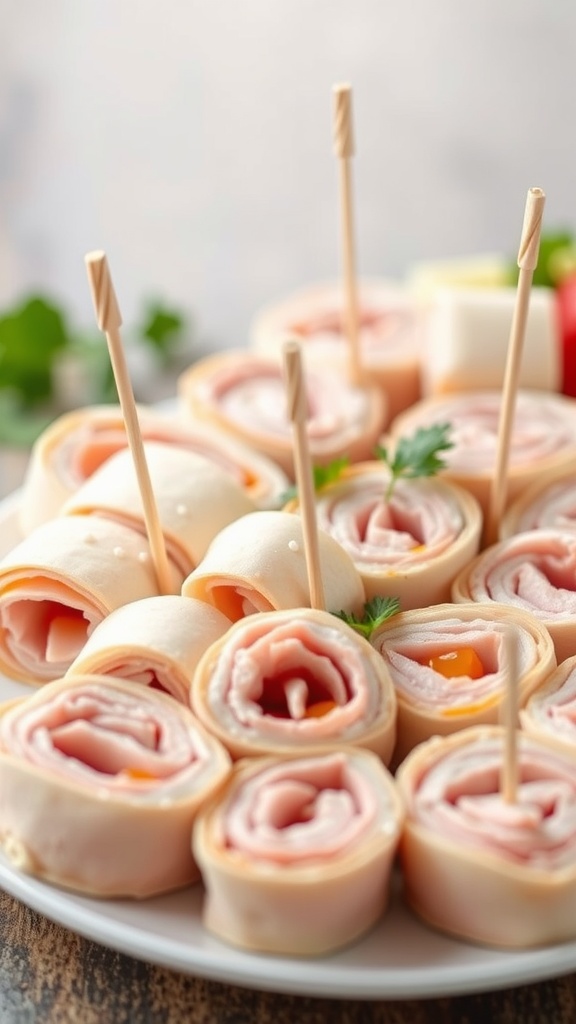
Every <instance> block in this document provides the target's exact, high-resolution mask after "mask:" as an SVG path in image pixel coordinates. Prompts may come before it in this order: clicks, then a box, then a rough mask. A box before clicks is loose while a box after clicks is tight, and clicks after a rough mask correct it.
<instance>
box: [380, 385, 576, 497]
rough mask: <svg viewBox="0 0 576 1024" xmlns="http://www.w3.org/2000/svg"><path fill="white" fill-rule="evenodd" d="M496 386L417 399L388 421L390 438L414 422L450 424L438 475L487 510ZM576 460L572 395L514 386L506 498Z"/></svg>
mask: <svg viewBox="0 0 576 1024" xmlns="http://www.w3.org/2000/svg"><path fill="white" fill-rule="evenodd" d="M501 400H502V398H501V392H499V391H469V392H465V393H462V394H455V395H446V396H440V397H436V398H429V399H426V400H424V401H421V402H417V403H416V405H414V406H413V407H412V408H411V409H408V410H407V411H406V412H404V413H402V414H401V415H400V416H398V417H397V418H396V420H395V421H394V423H392V425H391V428H390V432H391V437H392V439H393V440H394V439H396V438H398V437H402V436H410V435H411V434H413V433H414V431H415V430H416V429H418V427H428V426H431V425H432V424H434V423H449V424H450V428H451V429H450V440H451V441H452V442H453V447H452V448H450V450H449V451H447V452H446V453H445V456H444V461H445V463H446V468H445V469H443V470H442V475H443V476H444V477H445V478H446V479H448V480H453V481H454V483H458V484H461V486H463V487H465V488H466V489H467V490H469V491H471V492H472V494H473V495H474V496H475V497H476V498H477V499H478V501H479V502H480V505H481V506H482V510H483V512H484V514H486V512H487V510H488V505H489V500H490V490H491V486H492V478H493V476H494V469H495V465H496V451H497V444H498V427H499V420H500V405H501ZM575 460H576V401H575V400H574V399H573V398H567V397H566V396H565V395H557V394H551V393H550V392H544V391H520V392H519V393H518V396H517V400H516V406H515V413H514V420H513V423H512V432H511V437H510V452H509V470H508V503H511V502H512V501H513V500H514V499H515V498H517V497H518V495H519V494H520V493H521V492H522V491H523V490H524V489H525V488H526V487H528V486H529V485H530V484H532V483H533V482H534V481H535V480H538V479H540V478H541V477H542V475H543V474H545V473H546V474H549V475H550V476H559V475H561V474H562V473H565V472H567V471H568V470H569V469H570V468H571V467H572V466H573V465H574V462H575Z"/></svg>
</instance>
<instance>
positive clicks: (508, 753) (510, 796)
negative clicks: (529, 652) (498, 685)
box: [501, 627, 518, 804]
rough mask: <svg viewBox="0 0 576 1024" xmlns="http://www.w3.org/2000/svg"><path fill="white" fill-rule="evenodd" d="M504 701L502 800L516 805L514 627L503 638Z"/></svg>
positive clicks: (515, 649) (515, 670) (516, 752)
mask: <svg viewBox="0 0 576 1024" xmlns="http://www.w3.org/2000/svg"><path fill="white" fill-rule="evenodd" d="M503 653H504V659H503V660H504V674H505V688H506V692H505V695H504V697H505V700H504V723H503V724H504V763H503V765H502V782H501V790H502V798H503V799H504V800H505V801H506V803H508V804H513V803H516V798H517V794H518V641H517V638H516V630H515V629H514V627H509V628H507V629H506V631H505V633H504V637H503Z"/></svg>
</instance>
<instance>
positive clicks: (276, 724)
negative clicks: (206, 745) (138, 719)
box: [190, 608, 396, 763]
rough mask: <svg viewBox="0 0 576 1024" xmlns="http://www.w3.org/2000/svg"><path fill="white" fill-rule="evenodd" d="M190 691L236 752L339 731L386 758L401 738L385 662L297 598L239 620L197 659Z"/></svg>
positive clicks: (301, 744)
mask: <svg viewBox="0 0 576 1024" xmlns="http://www.w3.org/2000/svg"><path fill="white" fill-rule="evenodd" d="M190 699H191V704H192V708H193V710H194V711H195V713H196V714H197V715H198V717H199V719H200V720H201V721H202V722H203V723H204V724H205V726H206V728H208V729H210V731H211V732H212V733H214V734H215V735H216V736H218V738H219V739H220V740H221V741H222V743H223V744H224V745H225V746H226V748H227V749H228V750H229V751H230V753H231V754H232V756H233V757H235V758H238V757H244V756H247V757H248V756H255V755H261V754H275V755H278V754H280V753H290V752H294V751H297V750H299V749H300V750H301V749H302V748H306V747H308V748H310V747H314V746H318V745H319V744H322V743H334V742H337V741H340V742H343V743H348V744H351V745H353V746H361V747H366V748H368V749H370V750H373V751H374V752H375V753H377V754H378V755H379V756H380V757H381V759H382V760H383V761H384V763H387V762H388V761H389V760H390V757H391V754H392V750H393V747H394V740H395V736H396V698H395V695H394V688H393V686H392V682H391V679H390V676H389V673H388V670H387V668H386V666H385V665H384V662H383V660H382V659H381V658H380V657H379V656H378V655H377V654H376V652H375V651H374V649H373V648H372V647H371V646H370V644H369V643H368V641H367V640H366V639H365V638H364V637H362V636H360V635H359V634H358V633H356V632H355V631H354V630H353V629H352V628H351V627H350V626H347V625H346V624H345V623H344V622H342V621H341V620H339V619H337V618H336V617H335V616H334V615H331V614H330V613H329V612H324V611H318V610H315V609H310V608H295V609H290V610H289V611H279V612H264V613H261V614H259V615H251V616H249V617H248V618H246V619H243V620H241V621H240V622H236V623H235V624H234V626H232V627H231V629H230V630H229V631H228V632H227V633H226V634H224V635H223V636H222V637H221V639H220V640H217V641H215V643H213V644H212V645H211V646H210V647H209V648H208V649H207V650H206V652H205V654H204V655H203V657H202V658H201V659H200V662H199V664H198V667H197V669H196V672H195V673H194V678H193V682H192V687H191V697H190Z"/></svg>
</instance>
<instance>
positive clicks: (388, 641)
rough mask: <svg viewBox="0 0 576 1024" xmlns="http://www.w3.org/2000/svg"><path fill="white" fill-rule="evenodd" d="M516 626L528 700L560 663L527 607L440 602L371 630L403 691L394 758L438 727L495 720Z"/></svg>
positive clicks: (523, 695)
mask: <svg viewBox="0 0 576 1024" xmlns="http://www.w3.org/2000/svg"><path fill="white" fill-rule="evenodd" d="M511 627H513V631H514V640H515V643H516V645H517V654H516V663H517V667H518V679H517V692H518V702H519V704H524V703H525V702H526V700H527V699H528V697H529V696H530V694H531V693H532V692H533V691H534V690H535V689H536V687H538V686H540V684H541V683H542V682H543V681H544V680H545V679H546V678H547V677H548V676H549V675H550V673H551V672H552V671H553V670H554V669H555V667H556V656H555V653H554V644H553V642H552V638H551V636H550V634H549V632H548V630H547V629H546V628H545V627H544V626H542V625H541V624H540V623H539V622H538V620H537V619H536V617H535V616H534V615H531V614H530V613H529V612H526V611H523V610H522V609H520V608H513V607H511V606H509V605H504V604H501V605H498V604H469V605H460V604H441V605H436V606H435V607H433V608H418V609H416V610H414V611H408V612H402V613H401V614H400V615H396V616H394V618H393V619H390V620H389V621H388V622H386V623H384V624H383V625H382V626H380V627H379V628H378V629H376V630H375V631H374V633H373V634H372V636H371V638H370V643H371V644H372V646H373V647H374V648H375V649H376V650H377V651H378V653H379V654H380V656H381V657H382V659H383V661H384V662H385V664H386V666H387V668H388V669H389V671H390V675H391V676H392V681H393V683H394V687H395V689H396V696H397V699H398V738H397V743H396V749H395V751H394V763H395V764H399V763H400V761H402V759H403V758H404V757H406V755H407V754H408V753H409V752H410V751H411V750H412V749H413V747H415V746H417V744H418V743H421V742H422V741H423V740H427V739H429V738H430V737H431V736H434V735H436V734H438V735H442V736H445V735H447V734H449V733H452V732H457V731H458V730H460V729H463V728H465V727H466V726H471V725H484V724H487V725H496V724H497V723H498V721H499V715H500V711H501V707H502V704H503V702H504V701H505V699H506V680H507V667H506V652H505V643H506V637H507V636H508V635H509V633H510V630H511Z"/></svg>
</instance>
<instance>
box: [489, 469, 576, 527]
mask: <svg viewBox="0 0 576 1024" xmlns="http://www.w3.org/2000/svg"><path fill="white" fill-rule="evenodd" d="M545 529H553V530H576V480H575V479H574V473H573V472H570V473H569V475H568V476H563V477H561V478H560V479H558V480H552V481H547V480H546V481H541V480H539V481H538V482H537V483H536V484H534V485H533V486H532V487H529V488H528V489H527V490H526V491H524V492H523V494H521V495H520V497H519V498H517V499H516V501H515V502H513V503H512V505H510V506H509V508H508V509H507V511H506V514H505V516H504V518H503V520H502V524H501V527H500V539H501V540H508V538H509V537H513V536H514V534H516V533H525V532H526V531H528V530H545Z"/></svg>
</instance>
